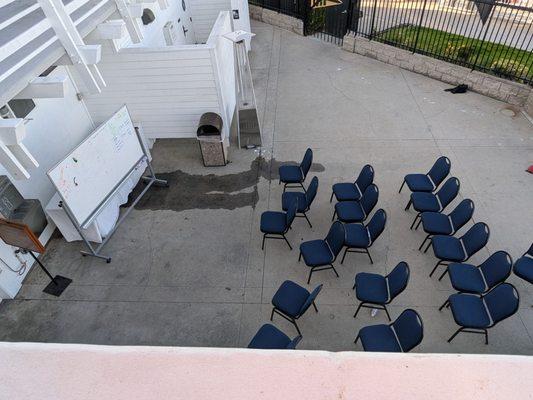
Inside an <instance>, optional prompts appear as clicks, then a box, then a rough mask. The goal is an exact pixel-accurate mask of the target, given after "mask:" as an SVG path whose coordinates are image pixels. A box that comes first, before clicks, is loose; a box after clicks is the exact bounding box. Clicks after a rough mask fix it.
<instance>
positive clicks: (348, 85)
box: [0, 23, 533, 354]
mask: <svg viewBox="0 0 533 400" xmlns="http://www.w3.org/2000/svg"><path fill="white" fill-rule="evenodd" d="M253 29H254V31H255V33H257V37H256V39H255V41H254V43H253V51H252V65H253V67H254V68H253V75H254V79H255V81H256V94H257V98H258V103H259V106H260V110H262V112H261V115H262V126H263V132H264V141H265V147H264V155H265V157H266V158H267V160H270V159H271V158H272V157H273V158H274V160H273V162H271V163H269V162H258V161H257V160H256V158H257V156H258V154H256V153H254V152H253V151H244V150H233V151H232V163H231V164H230V165H228V166H227V167H225V168H217V169H209V170H208V169H205V168H204V167H203V166H202V162H201V157H200V154H199V152H198V146H197V144H196V143H195V142H190V141H178V140H176V141H159V142H158V143H157V144H156V146H155V148H154V151H153V155H154V160H155V166H156V169H157V171H158V172H160V173H164V174H165V177H166V178H168V179H169V180H170V181H171V184H172V187H171V189H168V190H167V191H166V192H165V191H164V190H165V189H155V191H153V192H151V193H152V195H151V196H150V197H148V198H147V200H146V201H144V202H142V203H141V204H140V205H139V208H138V209H137V210H135V211H134V212H133V213H132V215H131V218H130V219H128V220H127V222H126V223H125V225H124V226H123V227H122V228H121V229H120V230H119V231H118V232H117V234H116V236H115V237H114V238H113V240H111V242H110V243H109V245H108V247H107V251H108V252H109V253H110V254H111V255H113V257H114V261H113V263H111V264H109V265H108V264H105V263H102V262H101V261H99V260H94V259H84V258H82V257H81V256H80V255H79V253H78V250H79V249H80V248H81V245H79V244H77V243H74V244H67V243H65V242H64V241H63V240H62V239H55V240H54V241H53V242H52V243H51V244H50V245H49V252H48V255H47V256H46V259H45V261H46V262H47V263H48V265H49V267H50V268H51V269H52V270H53V271H54V272H56V273H61V274H62V275H65V276H69V277H71V278H73V279H74V284H73V285H72V286H71V287H70V288H69V289H68V290H67V291H66V292H65V293H64V295H63V296H62V297H61V298H60V299H55V298H50V297H48V296H46V295H44V294H42V293H41V290H42V287H43V284H44V282H45V281H46V280H45V277H44V276H43V275H42V274H41V273H40V272H39V271H38V270H34V271H33V272H32V273H31V276H30V277H29V278H28V279H27V282H26V284H25V285H24V288H23V290H22V291H21V293H20V295H19V297H18V298H17V299H16V300H13V301H4V302H2V303H1V304H0V340H12V341H46V342H76V343H98V344H120V345H122V344H129V345H140V344H148V345H175V346H227V347H234V346H246V345H247V343H248V342H249V340H250V338H251V337H252V336H253V334H254V333H255V331H256V330H257V329H258V328H259V327H260V326H261V325H262V324H263V323H265V322H266V321H267V320H268V318H269V314H270V310H271V306H270V300H271V298H272V295H273V293H274V292H275V290H276V288H277V287H278V286H279V285H280V284H281V283H282V282H283V281H284V280H285V279H292V280H294V281H296V282H299V283H301V284H304V283H305V281H306V278H307V273H308V270H307V269H306V267H305V266H304V265H303V264H302V263H298V262H297V259H298V252H297V250H293V251H292V252H291V251H289V249H288V248H287V246H286V244H285V243H284V242H282V241H274V240H271V241H268V242H267V244H266V251H264V252H263V251H261V234H260V232H259V227H258V225H259V218H260V214H261V213H262V212H263V211H265V210H279V209H280V198H281V192H282V189H281V187H280V186H278V183H277V179H276V171H277V166H278V165H279V163H281V162H288V161H299V160H300V159H301V157H302V155H303V153H304V151H305V149H306V147H307V146H310V147H312V148H313V150H314V152H315V163H316V164H315V165H314V166H313V169H312V172H311V176H313V175H316V176H318V178H319V179H320V187H319V191H318V195H317V198H316V200H315V204H314V205H313V209H312V211H311V212H310V214H309V216H310V218H311V220H312V222H313V229H310V228H309V227H308V226H307V224H306V223H305V221H303V220H300V219H298V220H296V222H295V223H294V228H293V230H292V231H290V233H289V235H288V238H289V240H290V241H291V242H292V244H293V245H294V246H295V247H296V248H297V246H298V244H299V243H300V242H301V241H302V240H308V239H314V238H322V237H324V236H325V234H326V232H327V230H328V228H329V226H330V224H331V221H330V220H331V215H332V212H333V206H332V204H330V203H329V197H330V194H331V191H330V190H331V185H332V184H333V183H335V182H339V181H345V180H352V179H353V177H354V176H355V175H356V174H357V173H358V171H359V170H360V168H361V167H362V166H363V165H364V164H366V163H370V164H372V165H373V166H374V167H375V170H376V183H377V185H378V186H379V188H380V200H379V203H378V206H379V207H382V208H384V209H385V210H386V211H387V213H388V215H389V222H388V225H387V228H386V230H385V232H384V233H383V235H382V237H381V238H380V239H379V240H378V241H377V242H376V243H375V245H374V246H373V248H372V255H373V257H374V261H375V264H374V265H370V263H369V261H368V259H367V257H366V256H364V255H357V254H352V255H349V256H347V259H346V261H345V263H344V265H339V266H338V268H337V270H338V271H339V274H340V278H336V277H335V276H334V275H333V273H332V272H331V271H324V272H318V273H316V274H314V276H313V280H312V284H311V285H310V286H309V288H312V287H314V285H316V284H319V283H323V284H324V290H323V291H322V293H321V294H320V296H319V298H318V301H317V304H318V308H319V313H318V314H316V313H315V312H314V311H313V310H310V311H309V313H308V314H306V315H305V316H304V317H303V318H302V319H301V321H300V327H301V330H302V332H303V336H304V339H303V341H302V342H301V345H300V348H305V349H323V350H333V351H338V350H359V349H360V347H356V346H354V345H353V339H354V337H355V335H356V333H357V331H358V329H359V328H360V327H362V326H364V325H368V324H374V323H385V322H386V318H385V316H384V315H383V314H382V313H381V312H380V313H378V315H377V316H376V317H374V318H372V317H371V316H370V313H369V310H362V311H361V313H360V315H359V316H358V318H357V319H353V318H352V315H353V313H354V311H355V299H354V295H353V292H352V290H351V287H352V285H353V279H354V275H355V274H356V273H357V272H363V271H366V272H378V273H386V272H387V271H390V270H391V269H392V268H393V267H394V266H395V265H396V264H397V263H398V262H399V261H401V260H405V261H407V262H408V263H409V265H410V267H411V281H410V282H409V286H408V288H407V290H406V291H405V292H404V293H403V294H401V295H400V296H399V297H398V298H397V299H396V301H395V302H394V304H393V305H391V306H390V311H391V314H392V315H393V318H394V317H396V316H397V315H398V314H399V313H400V312H401V311H402V310H403V309H405V308H408V307H410V308H414V309H416V310H418V311H419V312H420V314H421V315H422V318H423V320H424V326H425V338H424V341H423V343H422V345H421V346H420V347H419V348H418V349H417V351H420V352H454V353H463V352H469V353H470V352H474V353H512V354H533V342H532V336H533V309H532V308H531V307H530V305H531V304H533V288H532V287H531V286H528V285H526V284H525V283H523V282H521V281H520V280H518V279H517V278H515V277H511V278H510V281H511V282H513V283H514V284H516V286H517V288H518V290H519V292H520V294H521V296H522V302H521V308H520V310H519V312H518V313H517V314H516V315H515V316H513V317H512V318H510V319H509V320H506V321H504V322H502V323H501V324H500V325H498V326H497V327H496V328H494V329H492V330H491V332H490V338H489V339H490V345H489V346H485V345H484V344H483V339H482V337H481V336H479V335H467V334H463V335H460V336H458V337H457V338H456V339H455V340H454V342H452V344H448V343H446V339H447V338H448V337H449V336H450V335H451V334H452V333H453V332H454V331H455V329H456V325H455V324H454V322H453V320H452V317H451V315H450V312H449V311H443V312H439V311H438V307H439V306H440V304H442V302H443V301H444V300H445V299H446V298H447V296H448V295H449V294H450V293H452V290H451V287H450V284H449V281H448V280H446V279H443V281H442V282H438V281H437V280H436V279H430V278H428V273H429V271H430V269H431V268H432V267H433V265H434V264H435V262H436V261H435V258H434V256H432V255H431V251H430V252H428V253H427V254H422V253H420V252H418V251H417V248H418V245H419V244H420V242H421V241H422V239H423V234H422V233H421V232H419V231H418V232H416V231H410V230H409V225H410V223H411V220H412V218H413V217H414V214H413V212H405V211H404V210H403V208H404V206H405V203H406V202H407V199H408V195H407V193H406V192H404V193H402V194H398V188H399V186H400V183H401V181H402V177H403V176H404V175H405V174H406V173H408V172H416V171H426V170H427V169H428V168H429V166H430V165H431V164H432V162H433V161H434V160H435V159H436V158H437V157H438V156H439V155H441V154H445V155H447V156H448V157H449V158H450V159H451V160H452V163H453V167H452V173H453V175H454V176H457V177H458V178H459V179H460V181H461V198H466V197H468V198H471V199H473V200H474V202H475V204H476V211H475V218H474V219H475V221H485V222H487V223H488V224H489V226H490V227H491V232H492V234H491V238H490V242H489V244H488V246H487V249H484V250H482V251H481V252H480V253H479V255H477V256H476V257H475V259H474V261H475V262H479V261H480V260H483V259H485V258H486V257H487V256H488V255H489V253H491V252H494V251H496V250H500V249H502V250H507V251H509V252H510V253H511V255H512V256H513V257H514V258H517V257H518V256H519V255H521V253H523V252H524V251H525V250H526V249H527V247H528V246H529V245H530V244H531V241H532V239H533V213H532V212H531V211H530V207H531V193H532V190H533V177H532V176H531V175H528V174H526V173H525V172H524V169H525V168H526V166H527V165H528V164H531V163H532V161H533V160H532V154H533V127H532V126H531V125H530V124H529V122H528V121H526V119H525V118H523V117H522V116H517V117H514V118H509V117H506V116H504V115H503V114H502V113H501V112H500V111H501V109H502V108H503V107H504V106H505V105H504V104H503V103H500V102H498V101H494V100H491V99H489V98H486V97H483V96H479V95H477V94H473V93H468V94H464V95H452V94H449V93H446V92H444V91H443V89H444V88H445V87H446V85H445V84H443V83H440V82H437V81H433V80H431V79H428V78H425V77H422V76H419V75H416V74H413V73H410V72H406V71H402V70H400V69H398V68H396V67H393V66H389V65H386V64H382V63H380V62H378V61H374V60H370V59H366V58H364V57H360V56H357V55H354V54H350V53H346V52H343V51H342V50H341V49H339V48H337V47H335V46H332V45H328V44H325V43H322V42H319V41H316V40H314V39H311V38H303V37H299V36H296V35H294V34H291V33H289V32H285V31H281V30H278V29H274V28H272V27H271V26H268V25H265V24H260V23H254V28H253ZM269 178H272V180H270V179H269ZM459 200H460V199H458V201H459ZM275 324H276V325H277V326H278V327H280V328H281V329H282V330H284V331H285V332H287V333H288V334H289V335H291V336H292V335H295V330H294V329H293V328H292V327H291V326H290V325H289V324H288V323H286V322H285V321H284V320H282V319H281V318H279V317H277V318H275Z"/></svg>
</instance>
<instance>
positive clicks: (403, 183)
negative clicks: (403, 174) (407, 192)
mask: <svg viewBox="0 0 533 400" xmlns="http://www.w3.org/2000/svg"><path fill="white" fill-rule="evenodd" d="M403 185H405V179H404V180H403V182H402V186H400V190H398V193H401V192H402V189H403Z"/></svg>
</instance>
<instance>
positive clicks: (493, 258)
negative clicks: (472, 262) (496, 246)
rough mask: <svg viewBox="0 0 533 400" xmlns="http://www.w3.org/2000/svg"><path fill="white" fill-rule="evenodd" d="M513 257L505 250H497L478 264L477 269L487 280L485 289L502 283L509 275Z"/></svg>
mask: <svg viewBox="0 0 533 400" xmlns="http://www.w3.org/2000/svg"><path fill="white" fill-rule="evenodd" d="M512 268H513V259H512V258H511V256H510V255H509V254H508V253H507V252H505V251H497V252H496V253H494V254H492V255H490V256H489V258H487V259H486V260H485V261H484V262H482V263H481V264H480V265H479V269H480V270H481V272H482V273H483V276H484V277H485V281H486V282H487V286H488V287H487V289H492V288H493V287H494V286H496V285H498V284H499V283H502V282H503V281H505V280H506V279H507V277H508V276H509V275H511V269H512Z"/></svg>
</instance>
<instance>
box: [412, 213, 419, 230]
mask: <svg viewBox="0 0 533 400" xmlns="http://www.w3.org/2000/svg"><path fill="white" fill-rule="evenodd" d="M418 218H420V213H418V214H416V217H415V219H414V220H413V223H412V224H411V228H410V229H413V227H414V226H415V223H416V221H417V220H418Z"/></svg>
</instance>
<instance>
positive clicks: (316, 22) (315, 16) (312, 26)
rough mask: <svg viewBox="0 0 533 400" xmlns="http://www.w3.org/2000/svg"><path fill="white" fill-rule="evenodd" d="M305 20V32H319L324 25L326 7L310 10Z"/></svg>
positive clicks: (309, 33)
mask: <svg viewBox="0 0 533 400" xmlns="http://www.w3.org/2000/svg"><path fill="white" fill-rule="evenodd" d="M308 18H309V19H308V20H307V34H308V35H312V34H313V33H315V32H320V31H322V29H324V27H325V25H326V9H325V8H315V9H313V10H312V11H311V13H310V15H309V16H308Z"/></svg>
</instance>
